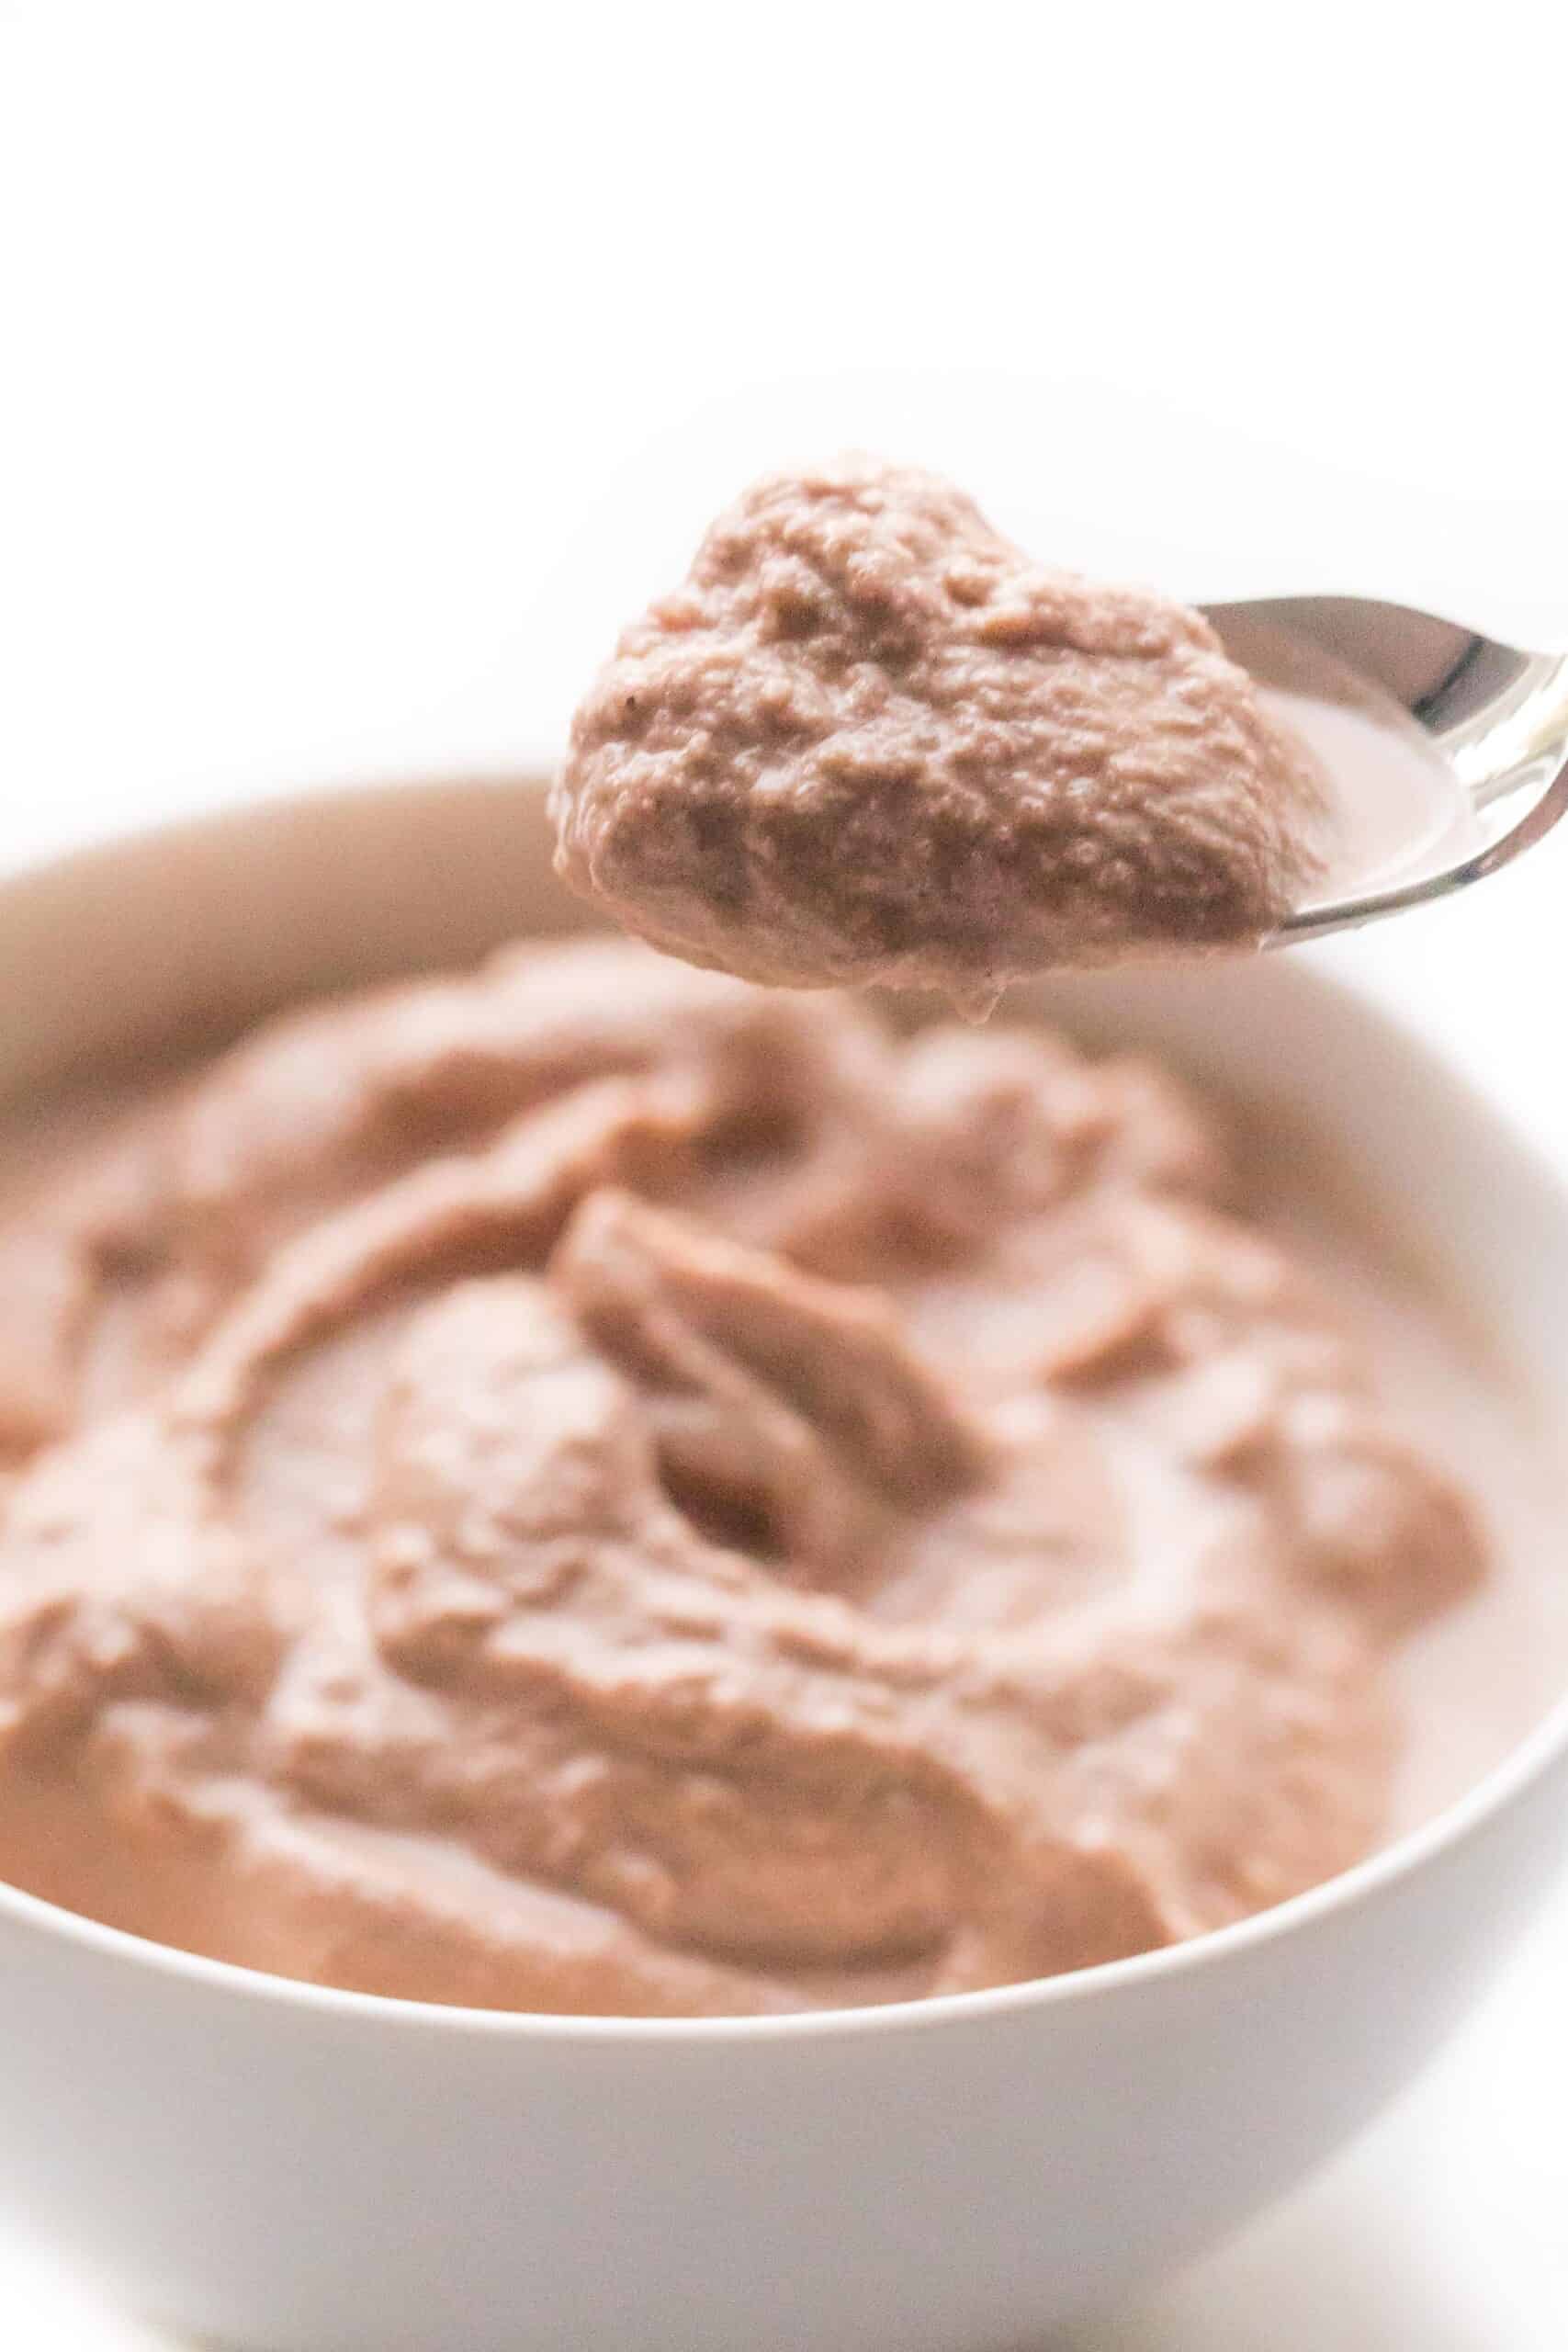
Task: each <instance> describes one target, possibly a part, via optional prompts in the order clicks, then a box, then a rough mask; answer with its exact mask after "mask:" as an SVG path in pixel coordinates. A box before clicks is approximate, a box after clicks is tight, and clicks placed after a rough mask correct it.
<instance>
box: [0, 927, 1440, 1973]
mask: <svg viewBox="0 0 1568 2352" xmlns="http://www.w3.org/2000/svg"><path fill="white" fill-rule="evenodd" d="M0 1441H3V1442H4V1445H5V1447H6V1453H7V1455H8V1458H9V1461H10V1464H11V1469H10V1472H9V1476H8V1489H7V1492H6V1497H5V1501H4V1516H3V1520H0V1873H3V1874H4V1875H6V1876H7V1877H9V1878H11V1879H13V1880H14V1881H16V1882H17V1883H20V1884H22V1885H25V1886H28V1887H31V1888H32V1889H34V1890H35V1891H37V1892H39V1893H42V1894H47V1895H50V1896H51V1897H53V1898H54V1899H56V1900H59V1901H62V1902H64V1903H66V1904H69V1905H73V1906H74V1907H76V1908H78V1909H81V1910H84V1911H86V1912H88V1913H90V1914H93V1915H95V1916H96V1917H101V1918H104V1919H107V1920H109V1921H110V1922H112V1923H114V1924H117V1925H119V1926H123V1927H128V1928H132V1929H135V1930H138V1931H140V1932H142V1933H145V1934H148V1935H151V1936H153V1937H158V1938H161V1939H164V1940H166V1941H170V1942H174V1943H178V1944H181V1945H185V1946H187V1947H189V1948H191V1949H193V1950H197V1951H205V1952H209V1953H212V1954H215V1955H217V1956H219V1957H221V1958H227V1959H231V1960H234V1961H238V1962H243V1963H248V1964H251V1965H254V1966H256V1967H260V1968H266V1969H273V1970H276V1971H279V1972H281V1973H287V1974H292V1975H296V1976H300V1977H305V1978H310V1979H314V1980H317V1981H321V1982H324V1983H329V1984H336V1985H347V1986H354V1987H360V1988H365V1989H369V1990H376V1991H383V1992H389V1993H394V1994H405V1995H411V1996H416V1997H422V1998H428V1999H434V2000H446V2001H457V2002H468V2003H478V2004H485V2005H493V2006H497V2007H511V2008H521V2009H545V2010H563V2011H577V2012H612V2013H613V2012H626V2013H648V2014H682V2013H744V2012H748V2011H760V2010H771V2009H779V2008H788V2007H811V2006H816V2005H820V2004H829V2005H837V2004H840V2003H843V2002H846V2001H849V2002H858V2001H885V2000H889V1999H901V1998H910V1997H917V1996H922V1995H925V1994H930V1993H933V1992H939V1991H948V1990H954V1989H964V1988H971V1987H976V1986H984V1985H995V1984H999V1983H1004V1982H1008V1981H1012V1980H1017V1979H1022V1978H1029V1977H1032V1976H1037V1975H1043V1974H1047V1973H1052V1972H1055V1971H1059V1970H1063V1969H1070V1968H1076V1967H1079V1966H1082V1965H1085V1964H1087V1963H1091V1962H1098V1961H1103V1960H1108V1959H1111V1958H1114V1957H1117V1956H1120V1955H1122V1954H1126V1953H1131V1952H1136V1951H1145V1950H1147V1949H1150V1948H1152V1947H1155V1946H1158V1945H1161V1944H1165V1943H1168V1942H1170V1941H1172V1940H1174V1939H1179V1938H1183V1937H1188V1936H1191V1935H1194V1934H1197V1933H1199V1932H1201V1931H1202V1930H1204V1929H1206V1928H1213V1927H1216V1926H1219V1925H1222V1924H1224V1923H1225V1922H1228V1921H1231V1920H1235V1919H1236V1918H1239V1917H1243V1916H1245V1915H1247V1913H1250V1912H1253V1911H1256V1910H1258V1909H1259V1908H1261V1907H1263V1906H1265V1905H1269V1904H1272V1903H1274V1902H1277V1901H1279V1900H1280V1899H1281V1898H1282V1897H1284V1896H1288V1895H1290V1894H1293V1893H1295V1892H1296V1891H1298V1890H1299V1889H1302V1888H1303V1887H1306V1886H1309V1885H1311V1884H1313V1883H1314V1882H1316V1881H1318V1880H1321V1879H1322V1878H1324V1877H1325V1876H1327V1875H1328V1874H1329V1873H1331V1872H1333V1871H1337V1870H1339V1869H1340V1868H1342V1867H1343V1866H1344V1865H1345V1864H1347V1863H1348V1862H1349V1861H1351V1860H1354V1859H1355V1858H1356V1857H1358V1856H1359V1855H1360V1854H1361V1853H1363V1852H1364V1851H1365V1850H1366V1849H1367V1847H1368V1846H1369V1844H1370V1843H1371V1842H1372V1841H1373V1840H1375V1838H1376V1837H1377V1836H1378V1834H1379V1831H1380V1828H1381V1826H1382V1818H1383V1808H1384V1804H1385V1801H1386V1796H1387V1790H1388V1784H1389V1776H1390V1772H1391V1770H1392V1767H1393V1758H1394V1754H1395V1747H1396V1731H1395V1725H1394V1724H1393V1717H1392V1713H1391V1708H1390V1703H1389V1699H1388V1694H1387V1687H1386V1685H1387V1675H1386V1668H1387V1666H1388V1663H1389V1658H1390V1653H1391V1651H1392V1649H1393V1646H1394V1645H1397V1644H1398V1643H1400V1642H1401V1641H1402V1640H1403V1639H1404V1637H1405V1636H1406V1635H1407V1634H1409V1633H1410V1632H1411V1631H1412V1630H1413V1629H1414V1628H1416V1627H1417V1626H1418V1625H1420V1624H1421V1623H1424V1622H1425V1621H1426V1620H1427V1619H1429V1618H1430V1617H1432V1616H1433V1615H1434V1614H1435V1613H1436V1612H1438V1611H1440V1610H1442V1609H1443V1608H1444V1607H1445V1606H1446V1605H1447V1604H1449V1603H1450V1601H1452V1600H1455V1599H1456V1598H1458V1597H1459V1596H1460V1595H1461V1594H1463V1593H1465V1592H1466V1591H1467V1590H1468V1589H1470V1588H1471V1587H1472V1585H1473V1584H1474V1583H1475V1581H1476V1580H1477V1579H1478V1578H1479V1577H1481V1576H1482V1575H1483V1571H1484V1566H1485V1544H1484V1543H1483V1537H1482V1535H1481V1533H1480V1532H1479V1528H1478V1522H1477V1519H1476V1516H1475V1514H1474V1512H1473V1511H1472V1506H1471V1504H1470V1503H1469V1501H1468V1500H1467V1499H1466V1498H1465V1497H1464V1496H1463V1495H1461V1493H1459V1492H1458V1491H1457V1490H1456V1489H1455V1487H1453V1486H1452V1484H1451V1483H1450V1481H1449V1479H1448V1478H1447V1477H1446V1476H1444V1475H1443V1474H1442V1473H1441V1472H1440V1471H1439V1470H1438V1467H1437V1466H1436V1465H1435V1464H1433V1463H1432V1462H1430V1461H1428V1460H1426V1459H1424V1458H1423V1456H1422V1454H1421V1453H1420V1452H1419V1450H1418V1449H1417V1448H1416V1446H1415V1445H1413V1443H1412V1442H1410V1440H1409V1439H1408V1438H1407V1437H1406V1436H1405V1435H1404V1434H1403V1433H1402V1432H1401V1431H1400V1430H1398V1429H1397V1428H1396V1426H1395V1425H1394V1423H1393V1421H1392V1420H1391V1419H1390V1416H1389V1413H1388V1410H1387V1409H1386V1408H1385V1406H1384V1404H1383V1403H1382V1401H1381V1399H1380V1396H1379V1393H1378V1386H1377V1379H1376V1366H1375V1363H1372V1362H1371V1361H1370V1360H1369V1351H1368V1349H1367V1347H1366V1345H1365V1344H1364V1343H1363V1341H1362V1340H1361V1339H1360V1338H1359V1336H1358V1334H1357V1332H1356V1331H1355V1330H1354V1329H1353V1328H1351V1326H1350V1325H1349V1324H1348V1322H1347V1321H1346V1319H1345V1318H1344V1317H1343V1316H1342V1315H1341V1313H1340V1311H1339V1309H1338V1308H1337V1306H1335V1305H1334V1304H1333V1303H1332V1302H1331V1301H1330V1300H1329V1299H1328V1298H1327V1297H1325V1295H1323V1294H1322V1292H1321V1291H1320V1290H1319V1288H1318V1286H1317V1285H1316V1283H1314V1280H1313V1279H1312V1278H1311V1276H1310V1275H1309V1274H1308V1273H1307V1272H1304V1271H1303V1269H1302V1268H1301V1267H1300V1266H1299V1265H1298V1264H1297V1263H1296V1262H1295V1261H1294V1259H1293V1257H1292V1253H1291V1251H1290V1250H1288V1249H1287V1248H1286V1247H1285V1246H1283V1245H1282V1244H1281V1243H1280V1241H1278V1240H1277V1239H1275V1238H1270V1235H1269V1230H1268V1220H1267V1216H1266V1214H1265V1211H1264V1209H1263V1208H1260V1206H1259V1204H1257V1203H1255V1202H1251V1201H1249V1200H1248V1198H1247V1191H1246V1187H1245V1186H1244V1185H1243V1184H1242V1183H1241V1182H1240V1180H1239V1179H1238V1177H1237V1175H1236V1173H1235V1170H1234V1169H1233V1168H1232V1167H1231V1165H1230V1163H1229V1158H1228V1155H1227V1151H1226V1148H1225V1144H1224V1137H1223V1135H1222V1133H1221V1131H1220V1128H1219V1125H1218V1124H1217V1123H1216V1122H1214V1121H1213V1120H1212V1119H1211V1118H1210V1117H1209V1116H1208V1115H1207V1114H1205V1112H1204V1111H1203V1109H1202V1108H1201V1106H1200V1105H1199V1104H1197V1103H1195V1102H1194V1101H1193V1100H1192V1099H1191V1098H1190V1096H1189V1095H1188V1094H1187V1093H1186V1092H1185V1091H1183V1090H1182V1088H1181V1087H1179V1085H1178V1084H1177V1083H1176V1082H1175V1081H1173V1080H1170V1079H1169V1078H1168V1077H1166V1076H1164V1075H1162V1074H1161V1073H1160V1072H1159V1071H1157V1070H1156V1069H1152V1068H1149V1067H1147V1066H1145V1064H1144V1063H1142V1062H1140V1061H1137V1060H1135V1059H1129V1058H1111V1059H1108V1060H1102V1061H1099V1062H1091V1061H1089V1060H1088V1059H1086V1058H1085V1057H1082V1056H1081V1055H1080V1054H1079V1053H1077V1051H1075V1050H1074V1049H1073V1048H1072V1047H1070V1046H1068V1045H1066V1044H1065V1043H1064V1042H1062V1041H1061V1040H1059V1039H1057V1038H1055V1037H1054V1036H1052V1035H1048V1034H1046V1033H1044V1032H1043V1031H1041V1030H1039V1029H1037V1028H1033V1027H1026V1026H1020V1027H1017V1028H1010V1029H1009V1028H994V1029H992V1030H991V1031H988V1032H987V1033H985V1034H983V1035H977V1034H975V1033H972V1032H969V1031H966V1030H963V1029H955V1028H951V1027H944V1026H938V1027H932V1028H926V1029H923V1030H917V1031H915V1032H914V1033H913V1034H895V1033H894V1032H892V1031H891V1030H889V1029H886V1028H885V1027H884V1026H882V1025H881V1024H880V1023H879V1022H878V1021H876V1020H875V1019H874V1018H873V1017H872V1015H871V1014H870V1013H868V1012H865V1011H864V1010H862V1009H860V1008H857V1007H856V1006H854V1005H852V1004H851V1003H849V1002H847V1001H842V1000H839V999H836V998H833V997H830V996H805V995H800V994H789V995H772V994H768V993H764V992H762V991H760V990H757V989H751V988H748V987H745V986H741V985H738V984H736V983H734V982H732V981H730V980H728V979H727V978H721V977H718V976H716V975H714V974H711V973H705V972H701V971H698V970H695V969H693V968H691V967H686V966H682V965H679V964H675V963H672V962H668V961H665V960H663V959H661V958H660V957H657V956H652V955H649V954H648V953H647V952H646V951H644V950H642V949H639V948H637V947H634V946H630V945H626V944H607V943H601V942H598V941H584V942H578V943H573V944H564V945H558V946H536V947H526V948H524V949H521V950H513V951H510V952H509V953H507V954H506V955H505V956H502V957H501V958H500V959H499V960H498V961H496V962H494V963H492V964H491V966H490V967H487V968H486V969H485V970H483V971H481V972H480V973H479V974H478V975H477V976H475V977H473V978H467V979H459V980H453V981H432V982H427V983H421V984H418V985H413V986H408V987H401V988H397V989H389V990H382V991H379V992H377V993H375V994H371V995H367V996H364V997H361V998H358V999H350V1000H345V1001H342V1002H340V1003H337V1004H334V1005H332V1006H329V1007H325V1008H317V1009H312V1010H309V1011H306V1012H300V1013H299V1014H296V1015H293V1016H290V1017H288V1018H287V1019H285V1020H283V1021H280V1022H278V1023H274V1024H272V1025H271V1026H269V1027H267V1028H265V1029H263V1030H261V1031H258V1032H257V1033H256V1034H255V1035H254V1036H252V1037H251V1038H250V1039H248V1040H247V1041H245V1042H243V1043H242V1044H241V1045H240V1046H237V1047H236V1048H234V1049H233V1050H231V1052H230V1053H228V1054H227V1055H226V1056H224V1057H221V1058H220V1059H219V1060H217V1061H216V1062H214V1063H212V1064H211V1065H209V1067H207V1068H206V1069H203V1070H201V1071H199V1072H197V1074H196V1075H195V1076H193V1077H191V1078H190V1079H188V1080H185V1081H183V1082H182V1083H181V1084H180V1085H179V1086H178V1087H177V1088H176V1089H175V1091H173V1092H172V1093H170V1094H168V1095H167V1096H164V1097H160V1098H159V1099H157V1100H149V1102H148V1103H146V1104H145V1106H143V1107H142V1108H141V1109H140V1110H139V1111H136V1112H134V1113H132V1114H130V1115H128V1117H127V1118H126V1119H125V1120H123V1121H122V1122H121V1123H120V1124H119V1125H118V1126H117V1127H116V1128H115V1129H114V1131H113V1132H112V1133H111V1134H109V1135H108V1136H107V1137H106V1138H104V1139H102V1140H101V1141H99V1142H98V1143H96V1144H95V1145H94V1146H92V1147H91V1148H83V1149H82V1150H80V1151H79V1152H78V1153H77V1154H76V1155H75V1156H74V1157H73V1159H70V1161H69V1163H68V1164H67V1165H66V1167H65V1168H64V1169H63V1170H56V1171H55V1172H53V1173H52V1174H51V1177H50V1179H49V1181H48V1182H40V1183H39V1186H38V1187H37V1188H36V1190H35V1191H34V1193H33V1194H32V1196H31V1197H30V1198H27V1199H22V1200H17V1201H14V1202H13V1203H12V1204H11V1205H10V1208H9V1210H8V1212H7V1214H6V1219H5V1223H4V1227H3V1229H0Z"/></svg>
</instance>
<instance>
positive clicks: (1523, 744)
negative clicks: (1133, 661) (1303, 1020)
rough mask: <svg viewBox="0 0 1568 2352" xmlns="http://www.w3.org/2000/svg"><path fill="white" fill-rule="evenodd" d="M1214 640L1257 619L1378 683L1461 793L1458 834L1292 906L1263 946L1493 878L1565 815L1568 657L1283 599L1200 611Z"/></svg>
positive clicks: (1366, 602) (1440, 624) (1355, 605)
mask: <svg viewBox="0 0 1568 2352" xmlns="http://www.w3.org/2000/svg"><path fill="white" fill-rule="evenodd" d="M1204 609H1205V611H1206V612H1207V614H1208V616H1209V618H1210V619H1211V620H1212V621H1213V624H1214V627H1215V628H1217V629H1218V631H1219V633H1220V635H1221V637H1222V638H1223V637H1224V636H1225V635H1226V633H1227V630H1229V629H1231V628H1246V627H1247V625H1248V624H1250V623H1257V622H1264V623H1266V624H1269V625H1270V626H1272V627H1276V628H1280V629H1284V630H1286V631H1288V632H1289V633H1290V634H1291V635H1292V636H1293V637H1296V638H1304V639H1308V640H1309V641H1310V642H1312V643H1314V644H1315V645H1318V646H1320V647H1322V648H1323V649H1324V650H1325V651H1326V652H1328V653H1330V654H1332V655H1334V656H1335V657H1337V660H1339V661H1340V662H1345V663H1346V664H1348V667H1349V668H1351V669H1352V670H1355V671H1358V672H1359V673H1360V674H1361V676H1362V677H1364V678H1370V679H1371V680H1373V681H1374V683H1376V684H1379V685H1381V686H1382V687H1384V688H1385V689H1386V690H1387V691H1388V692H1389V693H1391V694H1392V695H1393V696H1394V697H1395V698H1396V700H1397V701H1399V702H1400V703H1401V704H1403V706H1404V708H1405V709H1406V710H1407V711H1408V712H1409V713H1410V714H1411V716H1412V717H1413V718H1415V719H1416V721H1417V723H1418V724H1419V725H1420V726H1421V727H1422V728H1423V729H1425V730H1426V732H1427V736H1428V737H1429V738H1430V740H1431V742H1432V744H1433V746H1434V747H1435V748H1436V750H1437V751H1438V752H1439V754H1440V755H1441V757H1442V759H1443V760H1444V762H1445V763H1447V764H1448V766H1449V768H1450V771H1451V773H1452V775H1454V776H1455V777H1456V778H1457V780H1458V783H1459V785H1460V786H1461V792H1462V795H1463V798H1464V802H1465V804H1466V808H1467V821H1466V823H1465V826H1464V828H1463V838H1462V840H1461V842H1458V843H1457V844H1456V843H1455V842H1454V841H1453V840H1452V839H1451V838H1450V839H1448V840H1445V841H1444V842H1440V843H1439V844H1438V845H1437V848H1436V851H1435V854H1434V855H1433V858H1432V862H1431V864H1430V865H1429V867H1428V868H1426V869H1423V868H1422V867H1421V866H1420V865H1416V867H1415V868H1414V869H1413V870H1407V871H1404V872H1403V873H1401V875H1400V876H1399V877H1398V879H1397V880H1396V881H1394V882H1393V883H1392V884H1391V885H1390V887H1389V888H1383V889H1371V890H1369V891H1367V892H1366V893H1365V894H1364V895H1354V894H1352V895H1348V896H1338V897H1332V896H1331V897H1329V898H1325V899H1323V900H1322V901H1321V902H1319V903H1316V904H1310V905H1307V906H1303V907H1302V908H1300V909H1299V910H1298V911H1297V912H1296V913H1295V914H1293V915H1292V917H1291V919H1290V921H1289V922H1286V923H1283V924H1281V926H1280V929H1279V931H1278V932H1276V933H1275V934H1274V936H1273V939H1272V940H1271V941H1270V942H1269V944H1270V945H1276V946H1287V945H1292V944H1295V943H1296V942H1298V941H1300V940H1303V939H1321V938H1324V937H1325V935H1326V934H1327V933H1330V932H1335V931H1347V930H1349V929H1352V928H1353V927H1354V926H1356V925H1358V924H1360V923H1365V922H1374V921H1375V920H1376V919H1377V918H1378V917H1379V916H1381V915H1391V914H1397V913H1399V912H1400V911H1401V910H1403V909H1404V908H1406V907H1419V906H1425V905H1426V904H1427V903H1428V901H1430V900H1432V899H1442V898H1446V897H1447V896H1448V895H1449V893H1450V891H1453V890H1462V889H1463V888H1465V887H1466V885H1467V884H1468V883H1471V882H1479V881H1480V880H1481V879H1482V877H1483V876H1484V875H1488V874H1495V873H1496V872H1497V870H1498V868H1499V867H1500V866H1504V865H1508V864H1509V863H1510V862H1511V861H1512V860H1513V859H1514V858H1516V857H1517V855H1518V854H1519V853H1520V851H1521V850H1526V849H1529V848H1530V847H1531V846H1532V844H1533V843H1534V842H1538V841H1540V839H1541V838H1542V836H1543V835H1544V834H1546V833H1548V832H1550V831H1551V828H1552V826H1553V825H1554V824H1555V823H1556V822H1557V820H1558V819H1559V817H1561V816H1562V814H1563V813H1564V811H1565V810H1568V654H1561V653H1526V652H1522V651H1520V650H1519V649H1518V648H1517V647H1516V646H1511V645H1499V644H1498V643H1496V642H1495V639H1491V638H1487V637H1480V636H1478V635H1476V633H1475V632H1474V631H1473V630H1472V629H1467V628H1460V627H1459V626H1458V625H1457V624H1456V623H1454V622H1452V621H1445V620H1438V618H1437V617H1436V616H1434V615H1432V614H1430V613H1418V612H1414V611H1412V610H1411V609H1410V607H1409V606H1408V605H1385V604H1380V603H1378V602H1376V601H1375V600H1373V599H1371V598H1367V597H1360V596H1286V597H1278V598H1258V599H1254V600H1252V601H1249V602H1247V603H1245V604H1235V605H1206V606H1205V607H1204Z"/></svg>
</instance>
